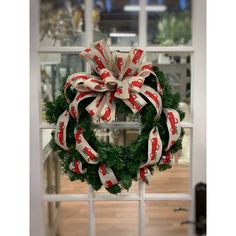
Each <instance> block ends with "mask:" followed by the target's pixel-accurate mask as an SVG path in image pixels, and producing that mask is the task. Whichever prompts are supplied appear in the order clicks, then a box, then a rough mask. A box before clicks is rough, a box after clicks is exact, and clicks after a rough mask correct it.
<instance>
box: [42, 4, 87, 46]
mask: <svg viewBox="0 0 236 236" xmlns="http://www.w3.org/2000/svg"><path fill="white" fill-rule="evenodd" d="M84 27H85V21H84V1H82V0H76V1H75V0H73V1H62V0H41V4H40V46H75V45H77V46H84V44H85V33H84Z"/></svg>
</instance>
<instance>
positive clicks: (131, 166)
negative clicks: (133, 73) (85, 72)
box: [46, 67, 184, 194]
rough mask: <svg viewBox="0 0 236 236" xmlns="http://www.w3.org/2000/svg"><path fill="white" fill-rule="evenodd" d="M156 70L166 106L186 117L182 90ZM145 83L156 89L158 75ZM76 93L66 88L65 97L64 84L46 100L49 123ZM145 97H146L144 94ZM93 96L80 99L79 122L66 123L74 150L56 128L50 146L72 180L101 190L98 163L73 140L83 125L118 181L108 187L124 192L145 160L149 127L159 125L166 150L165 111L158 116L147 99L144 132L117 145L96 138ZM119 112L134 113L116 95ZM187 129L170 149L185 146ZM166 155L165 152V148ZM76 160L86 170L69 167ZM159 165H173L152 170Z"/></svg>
mask: <svg viewBox="0 0 236 236" xmlns="http://www.w3.org/2000/svg"><path fill="white" fill-rule="evenodd" d="M153 70H154V72H155V74H156V75H157V77H158V78H159V81H160V83H161V86H162V89H163V95H162V103H163V108H165V107H168V108H172V109H175V110H177V111H178V112H179V115H180V120H183V119H184V113H183V112H182V111H181V110H179V109H178V104H179V102H180V96H179V94H172V92H171V88H170V86H169V84H168V82H167V81H166V80H165V76H164V74H163V72H161V71H160V70H159V68H158V67H154V68H153ZM145 84H147V85H149V86H150V87H152V88H154V89H155V90H156V79H155V76H153V75H150V76H149V77H147V78H146V79H145ZM74 97H75V92H74V91H72V90H71V89H70V88H68V89H67V91H66V97H65V96H64V92H63V88H62V89H61V95H60V96H58V97H57V98H56V99H55V101H54V102H48V103H47V104H46V118H47V121H48V123H54V124H56V123H57V119H58V118H59V116H60V115H61V114H62V113H63V111H64V110H65V109H68V108H69V104H68V100H69V101H72V100H73V98H74ZM143 98H144V99H146V98H145V97H144V96H143ZM93 99H94V98H89V99H85V100H83V101H81V102H80V103H79V107H78V109H79V115H80V117H79V122H76V121H75V120H74V119H73V118H70V120H69V123H68V126H67V140H66V141H67V145H68V147H70V149H71V151H70V152H67V151H65V150H63V149H62V148H61V147H59V146H58V145H57V144H56V143H55V141H54V132H52V139H51V141H50V146H51V148H52V150H53V151H57V152H58V156H59V158H60V160H61V164H62V166H63V168H64V172H65V173H66V174H67V175H68V177H69V179H70V180H71V181H76V180H80V181H82V182H83V181H86V182H87V183H88V184H91V186H92V187H93V188H94V189H95V190H99V189H100V188H101V187H102V183H101V181H100V178H99V175H98V168H99V164H95V165H93V164H88V163H87V162H86V161H85V160H84V158H83V157H82V156H81V155H80V154H79V153H78V152H77V151H76V149H75V140H74V128H75V127H81V128H83V129H84V133H83V135H84V137H85V139H86V140H87V141H88V143H89V144H90V145H91V147H93V148H94V150H96V152H97V153H98V155H99V156H98V159H99V161H100V162H102V163H104V164H105V166H107V167H111V168H112V170H113V172H114V174H115V176H116V178H117V180H118V181H119V184H116V185H113V186H112V187H110V188H107V190H108V191H109V192H110V193H113V194H117V193H119V192H121V190H122V189H125V190H129V188H130V187H131V185H132V180H135V181H137V172H138V170H139V166H140V163H142V162H146V160H147V153H148V137H149V132H150V130H151V129H152V128H153V127H154V126H157V127H158V130H159V133H160V137H161V140H162V142H163V150H164V149H165V147H166V146H167V144H168V139H169V134H168V129H167V126H166V117H165V115H164V113H163V112H162V113H161V115H160V117H159V118H158V119H156V118H155V117H156V110H155V108H154V106H153V105H152V104H151V103H148V104H147V105H146V106H145V107H143V108H142V110H141V111H140V112H139V113H140V116H141V133H140V135H139V136H138V137H137V139H136V141H134V142H133V143H132V144H130V145H129V146H114V145H112V144H109V143H105V142H103V141H100V140H98V139H97V137H96V136H95V134H94V131H93V130H92V129H91V118H90V116H89V114H88V112H87V111H86V110H85V107H86V106H87V105H88V104H89V103H90V102H91V101H92V100H93ZM115 101H116V112H117V113H123V114H126V115H129V114H131V113H132V111H131V110H130V108H128V107H127V106H126V105H125V104H124V103H123V102H122V101H120V100H119V99H116V100H115ZM183 135H184V131H183V129H182V132H181V136H180V138H179V140H178V141H177V142H176V143H175V145H174V146H172V147H171V149H170V153H172V154H173V153H175V152H177V151H178V150H180V149H181V148H182V138H183ZM163 155H165V152H164V151H163ZM73 160H79V161H80V162H82V164H83V168H86V169H87V172H86V173H85V174H83V175H82V174H77V173H76V172H73V171H71V170H70V169H69V164H70V163H71V162H72V161H73ZM156 167H157V168H158V169H159V170H160V171H164V170H166V169H169V168H171V166H170V165H167V164H162V165H160V164H159V162H158V163H157V164H155V165H152V166H149V167H148V168H149V170H150V171H151V173H153V171H154V170H155V168H156Z"/></svg>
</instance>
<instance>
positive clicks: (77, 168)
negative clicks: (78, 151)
mask: <svg viewBox="0 0 236 236" xmlns="http://www.w3.org/2000/svg"><path fill="white" fill-rule="evenodd" d="M69 169H70V170H71V171H73V172H76V173H77V174H84V173H86V171H87V169H86V168H85V169H83V168H82V163H81V162H80V161H78V160H74V161H73V162H71V163H70V165H69Z"/></svg>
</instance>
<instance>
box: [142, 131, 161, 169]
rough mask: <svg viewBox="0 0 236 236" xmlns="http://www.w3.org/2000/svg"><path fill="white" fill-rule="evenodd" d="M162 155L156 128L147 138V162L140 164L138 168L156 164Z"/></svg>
mask: <svg viewBox="0 0 236 236" xmlns="http://www.w3.org/2000/svg"><path fill="white" fill-rule="evenodd" d="M161 155H162V141H161V138H160V135H159V131H158V128H157V127H154V128H153V129H152V130H151V131H150V133H149V138H148V159H147V162H146V163H144V164H142V165H141V166H140V168H142V167H144V166H149V165H154V164H155V163H157V162H158V161H159V159H160V157H161Z"/></svg>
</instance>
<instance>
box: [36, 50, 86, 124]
mask: <svg viewBox="0 0 236 236" xmlns="http://www.w3.org/2000/svg"><path fill="white" fill-rule="evenodd" d="M40 70H41V103H42V121H43V122H46V121H45V115H44V112H45V103H46V102H48V101H53V100H54V99H55V98H56V97H57V96H58V95H59V94H60V88H61V86H62V85H63V80H64V79H65V78H66V77H67V76H69V75H71V74H73V73H77V72H82V71H85V66H84V62H83V61H82V60H81V59H80V56H79V53H78V54H59V53H41V54H40Z"/></svg>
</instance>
